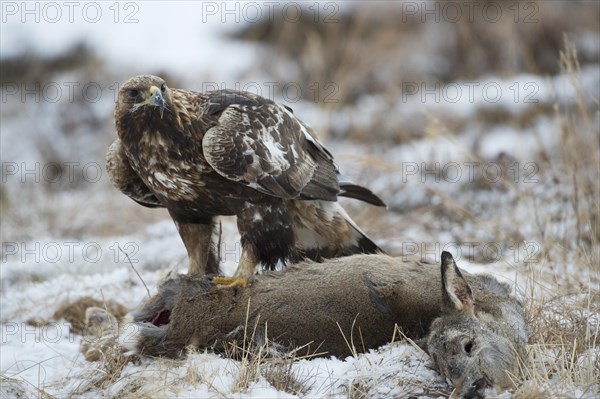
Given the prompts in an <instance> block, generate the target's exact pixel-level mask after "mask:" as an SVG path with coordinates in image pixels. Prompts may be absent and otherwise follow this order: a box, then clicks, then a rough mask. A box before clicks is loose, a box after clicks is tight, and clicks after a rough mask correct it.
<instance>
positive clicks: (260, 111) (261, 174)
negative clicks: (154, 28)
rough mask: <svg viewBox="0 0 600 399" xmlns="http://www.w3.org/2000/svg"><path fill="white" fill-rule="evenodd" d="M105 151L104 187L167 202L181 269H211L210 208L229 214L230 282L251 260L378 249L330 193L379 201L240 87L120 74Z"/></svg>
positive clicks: (266, 262) (284, 116) (302, 131)
mask: <svg viewBox="0 0 600 399" xmlns="http://www.w3.org/2000/svg"><path fill="white" fill-rule="evenodd" d="M115 124H116V129H117V135H118V139H117V140H116V141H115V142H114V143H113V144H112V146H111V147H110V149H109V151H108V153H107V170H108V173H109V176H110V177H111V180H112V182H113V184H114V185H115V186H116V187H117V188H118V189H119V190H121V191H122V192H123V193H125V194H126V195H128V196H129V197H130V198H132V199H133V200H135V201H137V202H138V203H140V204H142V205H144V206H149V207H165V208H167V210H168V211H169V214H170V215H171V217H172V218H173V220H174V222H175V224H176V226H177V228H178V230H179V234H180V236H181V238H182V240H183V243H184V245H185V247H186V249H187V252H188V257H189V262H190V263H189V271H188V273H189V274H193V273H209V274H218V272H219V268H218V262H219V257H218V253H217V252H218V249H215V247H214V246H213V245H211V243H213V242H214V239H213V237H214V234H215V231H217V230H218V228H219V222H218V216H220V215H236V216H237V226H238V230H239V232H240V234H241V245H242V247H241V257H240V260H239V263H238V267H237V271H236V272H235V275H234V278H220V279H219V280H218V281H220V282H221V283H224V284H227V285H228V286H234V285H243V286H245V284H246V282H247V281H248V279H250V278H251V277H252V276H253V275H254V272H255V270H256V267H257V265H258V264H262V265H263V266H264V267H267V268H274V267H275V266H276V265H277V264H287V263H290V262H296V261H299V260H301V259H303V258H309V259H313V260H317V261H318V260H321V259H323V258H331V257H338V256H345V255H350V254H355V253H375V252H380V251H381V250H380V249H379V247H378V246H377V245H376V244H375V243H373V241H371V240H370V239H369V238H368V237H367V236H366V235H365V234H364V233H363V232H362V231H361V230H360V229H359V228H358V227H357V226H356V224H355V223H354V222H353V221H352V219H350V217H349V216H348V215H347V214H346V212H345V211H344V209H343V208H342V207H341V205H339V203H338V202H337V198H338V196H346V197H352V198H356V199H360V200H363V201H365V202H368V203H371V204H373V205H377V206H384V203H383V202H382V201H381V199H379V198H378V197H377V196H376V195H375V194H373V193H372V192H371V191H369V190H368V189H366V188H363V187H360V186H357V185H354V184H352V183H350V182H344V181H341V179H340V174H339V171H338V170H337V168H336V166H335V164H334V162H333V157H332V155H331V154H330V153H329V151H327V149H325V147H323V145H322V144H321V143H320V142H319V141H318V140H317V139H316V138H315V136H314V134H313V133H312V131H311V130H310V129H309V128H308V127H307V126H306V125H305V124H304V123H303V122H302V121H300V120H299V119H298V118H296V117H295V116H294V114H293V112H292V110H291V109H290V108H288V107H286V106H282V105H279V104H276V103H275V102H273V101H271V100H269V99H266V98H263V97H260V96H258V95H255V94H251V93H247V92H238V91H232V90H218V91H211V92H206V93H200V92H193V91H186V90H180V89H171V88H169V87H168V86H167V85H166V83H165V81H164V80H163V79H161V78H159V77H156V76H150V75H143V76H137V77H134V78H131V79H129V80H128V81H127V82H125V83H124V84H123V85H122V87H121V88H120V90H119V94H118V99H117V103H116V107H115Z"/></svg>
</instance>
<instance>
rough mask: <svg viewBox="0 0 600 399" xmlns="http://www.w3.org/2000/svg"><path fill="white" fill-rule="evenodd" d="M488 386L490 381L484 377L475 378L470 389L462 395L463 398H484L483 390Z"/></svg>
mask: <svg viewBox="0 0 600 399" xmlns="http://www.w3.org/2000/svg"><path fill="white" fill-rule="evenodd" d="M488 387H490V383H489V382H488V380H487V379H486V378H485V377H482V378H480V379H478V380H476V381H475V382H474V383H473V384H472V385H471V389H469V391H468V392H467V393H466V394H465V395H464V396H463V398H464V399H484V398H485V396H484V395H483V390H484V389H485V388H488Z"/></svg>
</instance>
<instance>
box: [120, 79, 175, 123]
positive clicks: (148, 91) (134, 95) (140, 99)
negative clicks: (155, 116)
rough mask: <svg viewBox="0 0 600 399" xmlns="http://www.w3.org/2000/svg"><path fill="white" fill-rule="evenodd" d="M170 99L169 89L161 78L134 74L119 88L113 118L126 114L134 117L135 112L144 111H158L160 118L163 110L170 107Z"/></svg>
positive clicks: (123, 116) (125, 115) (122, 116)
mask: <svg viewBox="0 0 600 399" xmlns="http://www.w3.org/2000/svg"><path fill="white" fill-rule="evenodd" d="M170 100H171V99H170V90H169V88H168V87H167V84H166V83H165V81H164V80H163V79H162V78H159V77H158V76H152V75H140V76H135V77H133V78H131V79H129V80H127V81H126V82H125V83H123V85H122V86H121V88H120V89H119V96H118V98H117V105H116V107H115V118H116V119H117V121H119V120H120V119H121V118H126V119H128V118H127V117H128V116H130V117H134V118H135V116H136V114H138V113H142V112H144V111H145V112H147V113H153V112H158V113H159V114H160V117H161V119H162V117H163V114H164V112H165V110H169V109H170V108H171V107H170ZM154 108H156V110H155V109H154ZM128 114H129V115H128Z"/></svg>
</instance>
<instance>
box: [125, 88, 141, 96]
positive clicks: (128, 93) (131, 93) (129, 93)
mask: <svg viewBox="0 0 600 399" xmlns="http://www.w3.org/2000/svg"><path fill="white" fill-rule="evenodd" d="M138 94H140V92H139V91H138V90H136V89H132V90H129V91H128V92H127V95H128V96H129V98H136V97H137V96H138Z"/></svg>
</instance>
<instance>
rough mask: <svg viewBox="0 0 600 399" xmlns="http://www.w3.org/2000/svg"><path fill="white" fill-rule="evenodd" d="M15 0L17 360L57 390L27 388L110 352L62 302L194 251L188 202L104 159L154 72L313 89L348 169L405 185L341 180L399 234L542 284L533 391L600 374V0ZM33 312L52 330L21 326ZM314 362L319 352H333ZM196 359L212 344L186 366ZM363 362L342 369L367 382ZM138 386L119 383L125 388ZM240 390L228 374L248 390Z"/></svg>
mask: <svg viewBox="0 0 600 399" xmlns="http://www.w3.org/2000/svg"><path fill="white" fill-rule="evenodd" d="M0 7H1V10H0V11H1V25H0V81H1V85H0V93H1V96H2V101H1V103H0V105H1V109H0V118H1V119H0V139H1V143H0V144H1V150H0V157H1V166H2V170H1V172H2V173H1V178H2V181H1V185H0V216H1V225H0V235H1V241H2V248H1V253H0V255H1V258H2V259H1V264H0V309H1V313H0V324H1V328H2V345H3V346H2V356H0V377H1V380H2V381H3V382H7V381H9V380H10V381H13V382H14V381H17V380H18V381H22V380H25V381H26V382H27V383H25V385H24V386H26V387H30V388H31V387H33V388H35V389H37V391H33V393H30V394H22V397H25V396H35V397H39V396H40V395H42V393H44V395H46V393H52V394H56V395H58V396H60V397H62V396H64V394H65V392H71V394H73V395H75V396H78V392H81V389H83V388H81V387H85V386H86V383H87V382H86V378H87V377H85V376H84V377H81V373H80V371H81V370H87V369H88V368H90V367H91V366H90V365H89V364H87V363H86V362H84V361H83V360H82V359H81V357H80V354H79V346H78V345H79V339H74V337H73V335H71V334H72V333H71V332H72V330H69V327H68V326H69V324H68V323H67V324H66V326H67V327H65V328H64V330H63V331H64V332H65V334H64V335H61V336H60V337H59V338H60V339H58V340H53V341H51V342H48V340H47V339H46V340H44V339H41V340H39V339H38V338H39V334H40V333H43V332H44V328H45V326H47V325H48V324H47V323H48V322H49V320H55V321H56V322H57V323H62V324H60V326H62V325H63V324H65V322H64V320H63V319H64V318H65V317H64V316H61V315H60V314H55V313H54V312H55V310H56V309H59V308H60V307H61V306H62V304H63V303H65V301H74V300H77V299H79V298H83V297H88V296H90V297H93V298H95V300H97V301H101V302H100V303H103V302H104V300H105V298H106V299H111V300H115V301H118V302H119V303H122V304H124V305H125V306H126V307H129V308H132V307H133V306H135V305H136V304H138V303H139V301H140V300H141V299H142V298H144V297H145V296H146V293H147V291H146V288H145V287H144V284H143V283H142V280H141V279H143V281H145V284H146V285H148V286H149V287H150V289H151V290H154V289H155V287H156V285H157V283H158V282H159V281H160V279H161V277H162V276H164V274H165V273H167V272H168V271H170V270H178V271H181V272H183V271H185V269H186V268H187V257H186V252H185V249H184V246H183V244H182V243H181V240H180V239H179V236H178V234H177V231H176V229H175V227H174V225H173V223H172V221H171V220H170V218H169V217H168V214H167V212H166V211H164V210H152V209H146V208H143V207H141V206H139V205H137V204H136V203H134V202H133V201H131V200H130V199H129V198H127V197H125V196H124V195H122V194H121V193H120V192H118V191H117V190H115V189H113V188H112V186H111V184H110V181H109V179H108V176H107V174H106V171H105V168H104V154H105V152H106V150H107V149H108V147H109V145H110V144H111V142H112V141H113V140H114V139H115V138H116V135H115V129H114V120H113V110H114V102H115V97H116V93H117V91H118V89H119V87H120V84H122V83H123V82H124V81H125V80H126V79H128V78H129V77H131V76H134V75H138V74H155V75H160V76H161V77H163V78H164V79H165V80H166V81H167V83H168V84H169V86H170V87H174V88H184V89H188V90H197V91H204V90H215V89H221V88H230V89H238V90H245V91H250V92H253V93H257V94H260V95H262V96H264V97H268V98H271V99H274V100H275V101H278V102H281V103H283V104H285V105H287V106H289V107H291V108H293V109H294V113H295V115H296V116H297V117H299V118H300V119H302V120H303V121H304V122H305V123H307V124H308V125H310V126H312V127H313V128H314V129H315V130H316V131H317V132H318V134H319V135H320V138H321V139H322V141H323V142H324V143H325V145H326V146H327V148H328V149H329V150H330V151H331V152H332V154H333V155H334V157H335V159H336V162H337V164H338V166H339V168H340V169H341V171H342V173H343V174H344V175H345V176H347V177H349V178H351V179H353V180H355V181H356V182H357V183H359V184H362V185H365V186H367V187H369V188H371V189H372V190H373V191H374V192H376V193H377V194H378V195H379V196H380V197H381V198H383V200H384V201H385V202H386V203H387V204H388V208H387V209H381V208H374V207H371V206H368V205H365V204H361V203H358V202H357V201H352V200H346V199H342V201H343V205H344V206H345V207H346V209H347V210H348V213H349V214H350V215H351V216H352V218H353V219H354V220H355V221H356V222H357V224H358V225H359V226H361V228H363V229H364V230H365V231H366V233H367V234H368V235H369V236H371V237H372V238H373V239H374V241H375V242H377V243H378V244H379V245H380V246H381V247H383V248H384V249H385V250H386V251H388V252H389V253H391V254H394V255H399V254H405V255H414V256H420V257H423V258H430V259H433V260H436V259H437V260H439V254H440V252H441V251H442V250H448V251H450V252H452V254H453V255H454V257H455V258H456V259H457V261H458V264H459V265H460V266H461V267H463V268H467V270H468V271H476V272H477V271H485V272H491V273H493V274H494V275H495V276H496V277H498V278H504V280H505V281H506V280H508V281H509V282H510V283H511V287H515V289H516V290H517V291H519V290H520V291H521V294H522V297H525V298H527V299H529V301H528V303H529V308H528V314H529V316H528V317H529V321H530V325H531V329H532V338H531V340H530V344H531V346H532V347H537V348H539V350H538V352H535V351H533V352H532V353H533V355H531V356H532V357H533V358H536V359H538V362H539V364H538V366H537V367H534V369H535V370H534V372H533V373H534V374H535V375H533V374H532V375H528V376H526V378H528V379H530V380H531V381H532V384H533V385H534V386H539V387H540V388H536V389H537V390H535V389H534V390H533V391H532V392H537V393H536V394H535V395H537V396H535V395H533V394H531V395H528V394H527V393H524V394H522V395H521V396H520V397H585V395H588V396H589V397H595V396H597V395H598V385H597V382H598V375H600V369H598V364H599V362H598V361H597V359H598V356H599V355H598V348H597V332H598V328H597V327H598V318H597V316H598V314H599V312H600V295H599V294H598V292H599V287H600V266H599V265H600V245H599V244H600V202H599V201H600V200H599V198H600V112H599V108H600V106H599V96H600V95H599V93H600V34H599V33H600V2H597V1H522V2H516V1H484V0H480V1H470V2H458V1H397V2H375V1H363V2H361V1H356V2H332V1H326V2H306V3H304V2H302V3H294V2H287V1H284V2H279V1H264V2H262V1H258V2H224V1H218V2H212V1H204V2H191V1H180V2H177V1H169V2H166V1H147V2H139V1H129V2H77V1H76V2H37V1H30V2H21V1H18V2H17V1H3V2H1V3H0ZM238 242H239V237H238V235H237V229H236V226H235V220H234V219H233V218H224V220H223V238H222V247H221V255H222V258H223V264H224V271H225V273H232V272H233V270H234V268H235V265H236V264H237V261H238V257H239V253H240V251H239V243H238ZM133 265H135V270H134V269H133V267H131V266H133ZM138 272H139V275H137V273H138ZM140 276H141V279H140ZM523 293H524V294H523ZM15 326H20V327H19V328H20V330H19V331H25V334H37V335H35V336H34V335H30V336H29V337H22V336H21V335H20V334H18V331H16V330H14V328H17V327H15ZM8 328H13V330H10V331H11V334H5V333H6V332H7V331H8V330H7V329H8ZM30 331H34V333H30ZM40 331H41V332H40ZM70 331H71V332H70ZM594 331H595V333H594ZM25 338H27V339H25ZM34 338H35V339H34ZM42 338H43V337H42ZM588 349H589V350H588ZM208 358H210V356H209V357H208ZM202 359H204V360H198V363H197V364H200V363H202V364H205V362H206V361H207V360H205V358H202ZM394 359H395V358H394ZM415 359H416V358H415ZM594 359H595V360H594ZM367 361H368V362H369V364H370V365H371V360H368V359H367ZM335 362H336V361H331V363H328V364H329V365H330V366H331V367H332V369H334V368H335V367H338V366H335V365H334V363H335ZM394 362H396V363H398V361H397V360H394ZM402 362H403V361H402ZM380 363H385V362H384V361H383V360H381V361H380V360H377V361H375V362H374V363H373V367H378V365H379V364H380ZM396 363H390V364H396ZM417 363H418V364H421V363H422V362H421V360H414V361H413V363H407V364H408V366H406V367H408V368H409V369H410V371H409V372H408V374H407V375H410V376H411V377H410V378H415V379H416V383H414V384H413V385H414V386H415V387H418V389H419V390H418V392H420V393H419V394H418V395H428V394H431V395H433V396H434V397H438V396H439V395H440V394H441V393H440V392H443V394H445V395H449V394H450V390H451V388H449V387H447V386H446V385H445V384H444V382H443V379H441V377H440V378H439V381H433V380H432V378H431V377H430V374H427V373H425V374H423V373H415V369H413V368H412V366H411V367H409V366H410V364H417ZM157 364H159V365H160V363H157ZM215 364H218V365H219V366H218V367H217V366H215V367H217V368H219V369H223V370H225V368H223V367H221V366H220V364H221V363H215ZM310 364H313V365H314V364H316V365H317V366H316V369H317V371H318V369H319V367H321V366H319V365H320V364H322V363H307V367H309V368H310V367H311V366H310ZM344 364H346V363H344ZM423 364H425V363H423ZM330 366H328V365H327V364H325V365H324V366H323V367H324V368H325V369H328V370H329V367H330ZM140 367H142V369H143V367H149V368H150V369H152V368H153V367H155V366H153V363H152V362H150V363H148V364H147V365H146V366H144V365H142V366H140ZM156 367H157V368H160V367H162V366H156ZM170 367H171V366H168V365H167V366H165V367H164V369H165V370H167V371H165V377H164V381H165V382H164V384H163V378H162V377H156V375H155V374H152V373H149V374H146V375H149V376H150V377H147V379H146V380H143V379H142V380H140V379H139V377H140V376H141V375H142V374H143V373H141V372H139V370H140V369H139V368H138V366H133V365H131V369H130V370H131V373H130V374H129V377H123V378H121V377H119V376H120V374H119V373H120V370H119V372H117V373H114V375H113V374H110V373H109V374H108V375H112V377H114V378H115V380H111V381H116V379H117V378H118V381H119V382H121V383H122V385H125V386H130V387H134V388H130V389H131V390H132V391H131V395H132V396H131V397H142V396H144V395H143V394H142V393H139V392H138V391H137V389H138V388H139V387H141V386H145V387H146V388H147V389H148V391H147V392H154V395H156V392H163V391H159V390H157V388H156V384H159V385H161V386H163V385H164V387H163V388H161V389H168V384H167V383H166V378H167V377H166V375H167V374H169V378H176V377H173V375H176V374H177V373H175V374H173V373H172V371H169V370H172V369H171V368H170ZM202 367H204V366H202ZM344 367H346V366H344ZM394 367H396V366H394ZM196 369H197V365H196V363H194V361H193V360H192V361H191V363H190V368H189V370H192V371H193V372H192V373H189V372H188V373H187V374H186V372H184V374H186V375H191V376H196V374H195V373H196V371H194V370H196ZM189 370H188V371H189ZM240 370H241V368H240ZM343 370H344V371H343V374H341V376H340V377H335V378H337V379H339V381H341V382H335V384H338V385H339V384H342V385H343V384H344V383H343V381H346V379H347V380H348V381H349V382H348V383H349V384H350V383H353V382H352V381H353V380H352V378H353V377H351V376H350V377H348V375H347V373H346V371H345V370H346V369H345V368H344V369H343ZM527 370H529V369H527ZM557 370H558V371H557ZM359 371H360V370H359ZM223 372H224V373H225V371H223ZM103 373H104V374H106V372H105V371H98V370H96V369H93V370H92V371H91V372H90V374H89V375H93V376H96V375H103ZM359 374H360V373H359ZM367 374H368V378H371V375H372V373H371V372H370V371H369V372H368V373H367ZM390 375H391V377H390V378H389V379H387V380H386V381H387V382H386V384H388V386H391V388H390V389H396V388H398V387H399V386H400V385H399V383H398V381H399V380H398V379H397V370H396V369H394V372H393V373H392V374H390ZM190 378H191V377H190ZM203 378H208V377H206V376H204V375H201V376H200V377H194V379H193V381H194V382H193V384H192V385H193V386H196V385H195V384H196V383H197V382H198V381H199V380H200V381H204V379H203ZM212 378H213V380H212V381H213V382H214V381H215V380H214V378H216V377H214V376H213V377H212ZM219 378H220V377H219ZM224 378H225V381H228V380H227V378H230V377H227V376H226V377H224ZM403 378H404V377H403ZM405 380H406V379H404V380H403V379H401V380H400V381H405ZM18 381H17V382H18ZM102 381H103V380H102ZM128 381H129V382H128ZM140 381H141V382H140ZM144 381H147V384H146V383H145V382H144ZM186 381H187V380H186ZM206 381H209V380H206ZM374 381H375V382H373V387H374V388H373V389H374V390H375V391H376V390H379V389H380V387H382V386H383V385H382V384H380V383H379V382H377V380H374ZM432 381H433V382H432ZM186 383H189V381H188V382H186ZM186 383H183V384H184V385H185V384H186ZM432 383H433V385H432ZM67 384H71V385H67ZM220 384H221V385H223V384H224V383H222V382H221V383H220ZM332 384H334V383H332ZM536 384H537V385H536ZM117 385H118V384H117ZM117 385H115V387H113V391H112V392H113V394H112V395H113V396H115V397H123V396H126V395H125V394H124V393H122V392H121V391H119V389H120V388H118V386H117ZM221 385H219V386H221ZM317 385H319V384H317ZM322 385H323V386H325V389H326V390H327V392H328V393H323V392H322V391H319V389H316V390H314V391H310V392H309V391H307V392H309V395H314V396H319V397H321V396H328V395H333V394H334V393H332V392H333V391H332V390H329V388H327V386H328V385H327V384H326V383H323V384H322ZM413 385H410V384H408V385H406V386H409V387H410V386H413ZM173 386H175V387H181V386H182V385H181V384H179V383H176V384H174V385H173ZM332 386H333V385H332ZM336 386H337V385H336ZM548 386H554V387H556V388H557V389H558V390H557V391H552V390H549V391H545V389H546V388H545V387H548ZM146 388H144V389H146ZM19 389H21V388H19ZM107 389H108V388H107ZM124 389H125V388H124ZM177 389H179V388H177ZM203 389H204V388H203ZM207 389H208V388H207ZM223 389H224V392H225V393H224V394H223V393H221V392H220V391H218V390H217V391H216V392H217V394H220V396H222V397H226V396H232V395H233V393H232V392H229V391H228V390H229V389H230V388H227V387H225V388H223ZM273 389H274V388H273ZM331 389H333V388H331ZM336 389H337V388H336ZM438 389H442V390H443V391H439V390H438ZM99 390H100V391H102V390H101V389H100V388H99ZM375 391H372V392H375ZM14 392H17V391H14ZM14 392H13V394H9V395H8V396H7V397H15V396H17V395H16V394H14ZM124 392H126V391H124ZM140 392H141V391H140ZM211 392H212V391H211ZM260 392H261V395H262V396H264V395H265V393H264V392H265V391H260ZM273 392H275V391H273ZM336 392H337V393H338V394H340V392H344V391H343V390H341V391H336ZM365 392H371V391H368V390H365ZM378 392H379V391H378ZM381 392H385V391H381ZM389 392H392V391H389ZM407 392H408V391H407ZM415 392H417V391H415ZM212 393H213V394H214V393H215V392H212ZM99 394H100V393H99V392H92V393H91V394H90V395H91V396H90V397H97V396H98V395H99ZM108 395H109V396H110V395H111V394H108ZM277 395H279V393H278V392H277ZM340 395H342V394H340ZM348 395H350V394H348ZM381 395H383V396H385V394H381ZM407 395H408V394H407ZM0 396H2V395H0ZM102 396H104V391H102ZM151 396H152V395H151V394H148V397H151ZM160 396H174V394H173V393H172V392H170V391H169V393H168V394H163V395H160ZM350 396H352V395H350ZM414 396H415V397H416V396H417V394H416V393H415V394H414ZM44 397H46V396H44ZM352 397H362V396H360V395H357V396H352ZM364 397H371V396H370V394H368V393H366V394H365V395H364ZM515 397H519V396H515Z"/></svg>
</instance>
